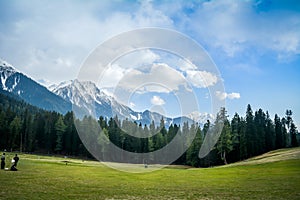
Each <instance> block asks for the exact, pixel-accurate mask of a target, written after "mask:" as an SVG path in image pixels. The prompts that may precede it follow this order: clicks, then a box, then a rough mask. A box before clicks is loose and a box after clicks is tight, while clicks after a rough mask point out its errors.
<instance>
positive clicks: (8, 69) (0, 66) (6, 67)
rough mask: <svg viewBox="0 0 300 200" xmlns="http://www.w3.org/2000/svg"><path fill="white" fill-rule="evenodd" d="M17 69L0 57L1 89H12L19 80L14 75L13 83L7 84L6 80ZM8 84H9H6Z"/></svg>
mask: <svg viewBox="0 0 300 200" xmlns="http://www.w3.org/2000/svg"><path fill="white" fill-rule="evenodd" d="M17 72H18V71H17V70H16V69H15V68H14V67H13V66H12V65H11V64H9V63H8V62H6V61H4V60H2V59H0V79H1V87H2V89H3V90H6V91H10V92H11V91H12V90H13V89H14V88H15V87H16V85H17V84H18V82H19V78H18V77H14V80H13V81H14V82H13V84H7V80H8V79H9V78H10V77H11V76H12V75H14V74H15V73H17ZM8 85H10V86H8Z"/></svg>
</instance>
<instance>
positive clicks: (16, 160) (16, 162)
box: [14, 154, 19, 167]
mask: <svg viewBox="0 0 300 200" xmlns="http://www.w3.org/2000/svg"><path fill="white" fill-rule="evenodd" d="M14 160H15V167H16V166H17V164H18V162H19V157H18V154H16V155H15V157H14Z"/></svg>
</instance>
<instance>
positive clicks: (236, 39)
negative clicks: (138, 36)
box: [0, 0, 300, 127]
mask: <svg viewBox="0 0 300 200" xmlns="http://www.w3.org/2000/svg"><path fill="white" fill-rule="evenodd" d="M0 7H1V12H0V27H1V28H0V57H1V58H2V59H4V60H6V61H8V62H9V63H11V64H13V65H14V66H15V67H16V68H17V69H18V70H20V71H22V72H24V73H25V74H27V75H29V76H30V77H33V78H34V79H35V80H38V81H40V82H42V83H44V84H48V83H59V82H61V81H65V80H70V79H74V78H76V76H77V74H78V72H79V69H80V66H81V64H82V63H83V62H84V60H85V59H86V58H87V56H88V55H89V53H90V52H91V51H92V50H93V49H95V48H96V47H97V46H98V45H99V44H101V43H102V42H104V41H106V40H107V39H109V38H111V37H113V36H115V35H117V34H120V33H123V32H124V31H130V30H133V29H136V28H144V27H158V28H168V29H171V30H175V31H179V32H181V33H183V34H185V35H187V36H188V37H190V38H192V39H194V40H195V41H196V42H197V43H198V44H199V45H201V46H203V48H204V49H205V50H206V52H207V53H208V54H209V56H210V57H211V59H212V60H213V61H214V63H215V64H216V66H217V68H218V70H219V71H220V75H221V77H222V80H223V83H224V86H225V92H226V93H222V95H219V97H220V98H221V97H223V98H225V100H226V107H227V110H228V111H229V112H228V113H229V114H230V117H232V115H233V114H234V112H238V113H239V114H240V115H242V116H243V115H244V113H245V110H246V106H247V104H251V105H252V108H253V110H256V109H258V108H263V109H264V110H265V111H266V110H268V111H269V113H270V115H271V118H272V119H273V118H274V114H275V113H277V114H279V116H281V117H282V116H284V113H285V110H286V109H291V110H292V111H293V112H294V116H293V118H294V120H295V122H296V124H297V126H298V127H299V126H300V103H299V102H300V100H299V99H300V88H299V86H300V78H299V77H300V76H299V75H300V3H299V2H298V1H296V0H295V1H292V0H286V1H280V0H276V1H275V0H265V1H264V0H257V1H251V0H247V1H246V0H245V1H233V0H232V1H231V0H224V1H183V0H182V1H68V0H66V1H58V0H57V1H33V0H29V1H14V0H1V1H0ZM142 55H145V57H142V56H141V55H138V56H137V57H138V58H145V59H148V60H147V61H148V62H151V61H153V62H157V63H158V62H160V63H161V62H163V63H168V64H169V65H170V66H171V65H172V62H171V61H170V60H168V59H169V58H167V57H164V56H162V54H160V53H159V52H156V51H146V52H142ZM133 60H134V59H130V61H133ZM169 61H170V62H169ZM126 62H128V60H127V61H126V59H125V60H123V63H125V64H126ZM116 70H118V68H116ZM112 72H113V73H114V74H118V75H120V76H122V75H124V71H122V70H121V69H120V70H119V71H112ZM114 77H117V76H114ZM210 80H211V79H210ZM105 84H106V86H109V85H110V84H109V80H108V82H106V83H105ZM194 86H196V85H194ZM198 86H199V85H198ZM208 88H209V86H207V87H194V88H193V89H194V90H195V91H196V93H197V98H199V99H200V101H201V103H200V104H201V105H200V110H199V111H200V112H209V111H210V109H209V107H210V96H209V93H208ZM130 98H131V99H130V101H129V102H127V103H128V104H130V105H131V107H132V108H134V109H137V110H143V109H145V108H154V109H157V110H160V111H161V112H166V113H168V114H169V115H174V116H175V115H176V113H177V112H179V111H177V110H178V109H174V107H176V97H174V94H172V93H163V92H155V91H154V92H153V91H152V92H149V93H147V94H146V93H145V94H143V95H138V93H134V94H132V96H131V97H130ZM172 108H173V109H172ZM164 109H165V111H163V110H164Z"/></svg>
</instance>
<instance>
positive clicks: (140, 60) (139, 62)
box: [114, 49, 160, 68]
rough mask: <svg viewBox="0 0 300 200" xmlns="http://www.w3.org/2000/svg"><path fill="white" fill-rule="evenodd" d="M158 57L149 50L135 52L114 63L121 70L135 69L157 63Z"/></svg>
mask: <svg viewBox="0 0 300 200" xmlns="http://www.w3.org/2000/svg"><path fill="white" fill-rule="evenodd" d="M159 59H160V56H159V55H158V54H156V53H154V52H153V51H151V50H149V49H145V50H136V51H133V52H130V53H128V54H126V55H123V56H122V57H120V58H118V60H116V61H115V62H114V64H117V65H119V66H122V68H137V67H141V66H145V65H149V64H153V62H155V61H158V60H159Z"/></svg>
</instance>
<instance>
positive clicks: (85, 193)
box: [0, 148, 300, 199]
mask: <svg viewBox="0 0 300 200" xmlns="http://www.w3.org/2000/svg"><path fill="white" fill-rule="evenodd" d="M12 156H13V155H12V154H8V156H7V159H6V160H7V161H10V159H11V158H12ZM64 160H66V159H64V158H57V157H44V156H38V155H26V154H20V162H19V166H18V169H19V171H17V172H12V171H3V170H1V171H0V199H300V148H295V149H285V150H279V151H273V152H271V153H268V154H265V155H262V156H259V157H256V158H252V159H249V160H247V161H243V162H240V163H236V164H231V165H228V166H226V167H215V168H206V169H195V168H186V167H180V166H174V167H172V166H171V167H167V168H164V169H161V170H157V171H154V172H150V173H137V174H133V173H126V172H120V171H117V170H114V169H111V168H108V167H106V166H105V165H103V164H101V163H99V162H93V161H85V162H83V161H82V160H76V159H68V161H69V164H68V165H66V164H65V162H63V161H64ZM128 166H130V165H128ZM6 167H8V164H7V166H6ZM133 167H136V166H133ZM137 167H139V166H137ZM149 167H152V166H149Z"/></svg>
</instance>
